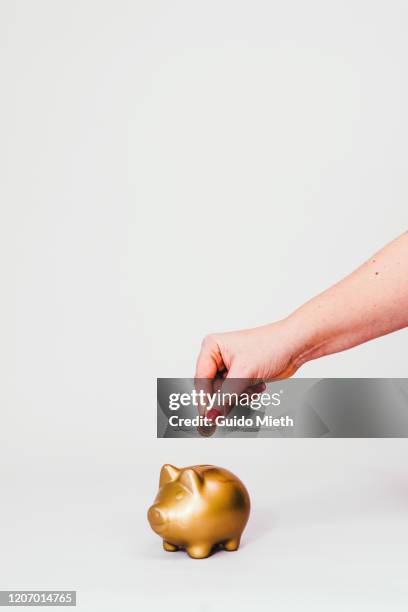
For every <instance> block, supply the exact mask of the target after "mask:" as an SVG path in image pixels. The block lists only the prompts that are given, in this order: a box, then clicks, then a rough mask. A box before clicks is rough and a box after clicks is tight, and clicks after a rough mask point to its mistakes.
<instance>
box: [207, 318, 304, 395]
mask: <svg viewBox="0 0 408 612" xmlns="http://www.w3.org/2000/svg"><path fill="white" fill-rule="evenodd" d="M300 345H301V343H300V338H299V334H298V333H297V331H296V328H295V326H294V325H293V323H292V322H291V321H290V320H289V319H285V320H282V321H277V322H276V323H272V324H270V325H264V326H262V327H255V328H252V329H245V330H242V331H234V332H226V333H219V334H210V335H208V336H206V337H205V338H204V340H203V342H202V346H201V351H200V354H199V356H198V360H197V367H196V374H195V377H196V380H199V381H200V385H199V386H200V387H201V388H202V389H204V390H205V391H206V392H210V393H211V392H214V390H217V389H219V388H220V387H221V391H222V392H223V393H237V394H238V395H239V394H241V393H243V392H244V391H245V392H247V393H254V392H260V391H262V390H264V389H265V386H264V384H263V383H264V382H268V381H271V380H274V379H282V378H288V377H289V376H292V375H293V374H294V373H295V372H296V370H297V369H298V368H299V367H300V365H301V362H300V361H299V356H300V352H301V351H300ZM220 378H221V379H224V382H222V383H221V382H220Z"/></svg>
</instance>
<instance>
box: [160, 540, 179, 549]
mask: <svg viewBox="0 0 408 612" xmlns="http://www.w3.org/2000/svg"><path fill="white" fill-rule="evenodd" d="M163 548H164V550H167V551H168V552H175V551H176V550H178V549H179V548H178V546H175V545H174V544H170V542H166V540H163Z"/></svg>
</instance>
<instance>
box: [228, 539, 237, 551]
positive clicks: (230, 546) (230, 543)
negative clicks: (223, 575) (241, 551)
mask: <svg viewBox="0 0 408 612" xmlns="http://www.w3.org/2000/svg"><path fill="white" fill-rule="evenodd" d="M239 540H240V539H239V538H232V539H231V540H227V541H226V542H224V549H225V550H229V551H233V550H238V547H239Z"/></svg>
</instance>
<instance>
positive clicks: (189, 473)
mask: <svg viewBox="0 0 408 612" xmlns="http://www.w3.org/2000/svg"><path fill="white" fill-rule="evenodd" d="M179 482H180V483H181V484H182V485H184V486H185V487H186V489H188V490H189V491H190V493H193V495H194V494H195V493H199V491H200V489H201V487H202V484H203V483H202V480H201V478H200V476H199V475H198V474H197V472H195V471H194V470H193V469H191V468H188V469H187V470H183V471H182V472H181V476H180V478H179Z"/></svg>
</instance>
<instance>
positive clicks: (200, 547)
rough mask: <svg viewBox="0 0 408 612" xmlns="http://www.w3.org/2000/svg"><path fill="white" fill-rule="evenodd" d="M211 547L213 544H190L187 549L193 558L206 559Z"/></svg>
mask: <svg viewBox="0 0 408 612" xmlns="http://www.w3.org/2000/svg"><path fill="white" fill-rule="evenodd" d="M211 549H212V546H211V544H193V545H192V546H188V547H187V548H186V551H187V553H188V554H189V555H190V557H192V558H193V559H205V557H209V556H210V554H211Z"/></svg>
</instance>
